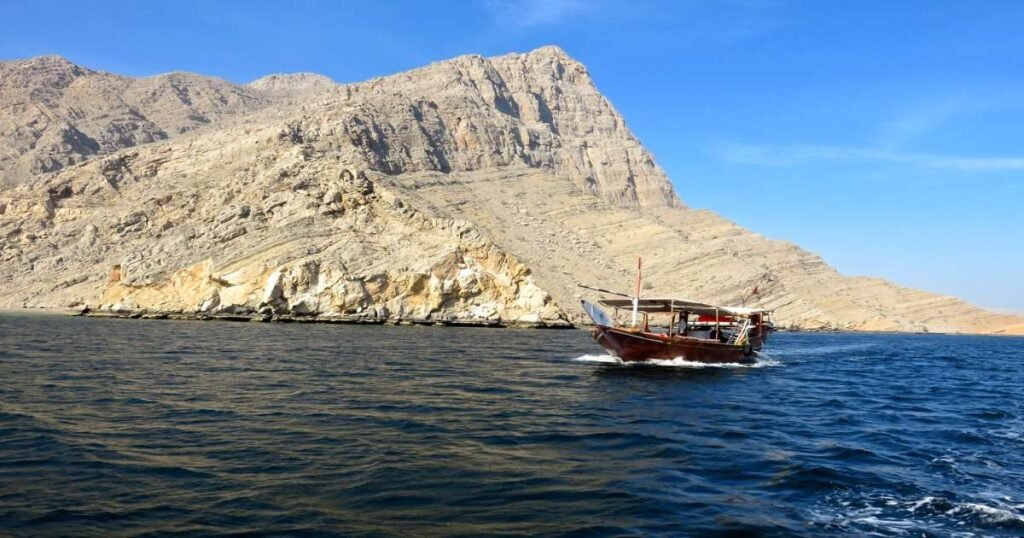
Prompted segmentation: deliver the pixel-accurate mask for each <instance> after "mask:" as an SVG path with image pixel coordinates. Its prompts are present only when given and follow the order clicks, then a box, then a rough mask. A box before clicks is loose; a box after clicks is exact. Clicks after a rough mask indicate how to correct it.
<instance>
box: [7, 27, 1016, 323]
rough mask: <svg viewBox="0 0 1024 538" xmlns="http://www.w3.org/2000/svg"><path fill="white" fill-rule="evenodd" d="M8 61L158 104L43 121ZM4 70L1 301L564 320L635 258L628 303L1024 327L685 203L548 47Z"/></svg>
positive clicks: (54, 80)
mask: <svg viewBox="0 0 1024 538" xmlns="http://www.w3.org/2000/svg"><path fill="white" fill-rule="evenodd" d="M19 69H20V70H23V71H17V72H18V73H22V75H18V76H29V77H30V78H32V84H34V86H33V87H34V88H37V90H38V91H37V92H36V93H35V94H33V96H32V99H34V100H36V101H37V102H46V103H50V105H48V106H53V107H56V108H54V110H58V111H59V110H65V109H60V107H61V106H65V105H67V103H71V102H77V101H73V97H74V96H75V95H79V94H80V93H83V92H84V94H87V95H93V96H94V95H103V96H105V99H106V100H107V101H109V102H110V103H114V104H116V106H115V107H114V109H116V110H121V111H125V110H136V111H140V110H143V111H148V110H152V111H159V113H157V112H145V113H140V114H141V116H140V117H135V116H132V117H133V118H134V119H132V120H131V122H130V123H131V125H132V126H131V127H130V126H129V125H128V124H126V123H120V124H118V123H117V122H112V121H107V120H108V119H109V118H111V117H115V116H116V117H120V116H117V115H116V114H113V112H111V110H114V109H108V108H102V107H99V108H96V109H95V110H93V109H89V108H83V111H84V112H83V113H82V114H79V115H73V114H71V113H70V112H68V111H67V110H65V112H62V113H61V114H55V115H54V114H51V115H48V116H47V117H48V118H50V117H51V116H52V117H53V118H56V119H52V121H51V119H47V121H50V122H51V123H47V124H45V125H43V124H42V123H40V122H39V121H40V120H37V119H34V118H36V116H34V114H35V113H34V112H31V111H30V110H29V107H27V106H20V105H17V104H16V103H17V102H21V101H18V99H21V97H18V96H19V95H21V94H18V93H17V90H15V89H12V88H14V87H15V86H16V84H13V83H12V84H8V81H9V80H14V79H9V78H7V77H8V75H9V74H10V73H11V72H12V70H14V71H16V70H19ZM0 71H3V73H4V77H2V78H0V103H8V102H11V101H15V102H16V103H15V106H10V107H7V108H0V110H3V111H4V112H0V140H3V141H4V143H5V144H8V147H10V148H14V149H16V151H13V152H8V155H15V157H14V158H11V159H8V161H0V172H3V173H8V174H10V173H13V174H15V177H16V181H17V182H18V183H20V185H19V186H17V187H12V188H7V189H5V190H2V191H0V306H7V307H20V306H30V307H49V308H64V307H75V308H84V307H89V308H92V309H97V310H100V311H115V312H116V311H141V310H146V311H150V312H181V313H191V314H197V315H214V316H215V315H231V316H255V317H261V316H278V317H293V318H300V319H304V318H310V317H318V318H325V319H327V318H338V319H342V318H345V319H365V320H382V319H388V320H432V321H441V320H467V321H482V322H489V321H496V320H501V321H502V322H503V323H509V322H523V323H551V322H558V321H559V320H572V321H582V313H581V312H579V309H578V308H577V304H578V300H579V299H580V298H581V297H582V296H583V294H582V293H581V290H580V289H579V288H577V287H576V284H577V283H588V284H598V285H601V286H602V287H611V288H628V287H629V286H630V285H631V282H632V278H633V271H634V269H633V268H634V267H635V263H636V256H637V255H643V256H644V259H645V264H644V265H645V268H646V271H645V286H644V294H646V295H648V296H654V295H671V296H680V297H689V298H694V299H698V300H704V301H709V302H721V303H739V302H743V301H744V300H747V301H748V304H758V305H760V306H765V307H769V308H775V309H776V311H777V318H778V320H779V321H780V322H781V324H782V325H784V326H790V327H794V328H811V329H813V328H834V329H850V330H898V331H935V332H957V331H962V332H996V331H1004V332H1012V331H1019V330H1020V327H1021V325H1020V324H1021V323H1022V321H1021V320H1020V318H1016V317H1013V316H1006V315H999V314H993V313H990V312H986V311H984V310H981V309H978V308H975V307H972V306H970V305H967V304H965V303H963V302H962V301H959V300H957V299H955V298H951V297H941V296H937V295H934V294H929V293H925V292H920V291H917V290H909V289H906V288H901V287H898V286H896V285H893V284H891V283H888V282H885V281H882V280H878V279H867V278H847V277H844V276H842V275H840V274H839V273H837V272H836V271H835V270H834V269H832V268H831V267H829V266H828V265H827V264H825V262H824V261H822V260H821V259H820V258H819V257H818V256H815V255H814V254H813V253H810V252H807V251H804V250H802V249H800V248H798V247H796V246H795V245H792V244H789V243H785V242H779V241H772V240H768V239H765V238H763V237H761V236H759V235H757V234H754V233H751V232H749V231H747V230H744V229H743V228H740V227H739V226H736V225H735V224H733V223H731V222H728V221H727V220H725V219H722V218H721V217H718V216H717V215H714V214H712V213H710V212H707V211H700V210H691V209H688V208H686V207H685V206H684V205H683V204H682V203H681V202H679V200H678V199H677V198H676V196H675V193H674V192H673V191H672V188H671V186H670V183H669V182H668V180H667V178H666V177H665V175H664V173H663V172H662V171H661V170H660V168H658V167H657V165H656V164H655V163H654V160H653V158H652V157H651V155H650V154H649V153H648V152H647V151H646V150H645V149H644V148H643V147H642V146H641V145H640V144H639V142H638V141H637V140H636V138H635V137H633V135H632V134H631V133H630V132H629V130H628V128H627V127H626V125H625V122H624V121H623V119H622V117H621V116H620V115H619V114H618V113H617V112H616V111H615V109H614V108H613V107H612V106H611V104H610V103H608V101H607V100H606V99H605V98H604V97H603V96H602V95H601V94H600V93H599V92H598V91H597V90H596V88H595V87H594V85H593V83H592V81H591V80H590V77H589V75H588V74H587V71H586V68H585V67H584V66H582V65H581V64H579V62H576V61H575V60H573V59H572V58H570V57H568V56H567V55H566V54H565V53H564V52H562V51H561V50H559V49H556V48H552V47H548V48H543V49H539V50H537V51H534V52H531V53H528V54H512V55H508V56H503V57H499V58H492V59H485V58H481V57H478V56H465V57H460V58H456V59H454V60H451V61H448V62H441V63H438V64H433V65H431V66H428V67H425V68H422V69H418V70H414V71H410V72H407V73H401V74H398V75H395V76H391V77H387V78H381V79H374V80H371V81H367V82H364V83H361V84H353V85H336V84H333V83H329V81H326V80H321V79H319V78H316V77H310V76H307V75H302V76H298V77H294V78H290V77H276V78H275V77H270V78H267V79H262V80H261V81H257V82H256V83H253V84H251V85H250V86H249V87H246V88H240V87H236V86H234V85H231V84H229V83H227V82H224V81H217V80H215V79H206V78H202V77H195V76H193V75H186V74H172V75H166V76H163V77H162V78H161V77H154V78H153V79H140V80H134V79H127V78H125V77H117V76H114V75H106V74H100V73H94V72H91V71H88V70H86V69H83V68H80V67H77V66H74V65H73V64H70V63H68V62H66V61H64V60H61V59H54V58H49V59H45V58H44V59H35V60H28V61H22V62H5V63H0ZM24 73H34V74H31V75H24ZM33 77H34V78H33ZM79 86H81V88H79ZM3 92H6V93H3ZM12 92H14V93H12ZM12 95H14V96H15V98H11V96H12ZM83 99H84V98H83ZM90 99H92V98H90ZM118 100H120V101H118ZM87 101H89V100H88V99H84V100H83V101H82V102H87ZM89 102H91V101H89ZM117 103H123V104H125V106H126V107H127V108H124V107H121V105H120V104H117ZM132 103H134V104H132ZM217 103H219V104H217ZM76 106H77V105H76ZM90 106H91V105H90ZM96 106H97V107H98V105H96ZM112 106H113V105H112ZM119 107H120V108H119ZM211 107H212V108H211ZM68 110H69V109H68ZM124 113H125V114H128V112H124ZM104 114H106V116H104ZM112 114H113V115H112ZM195 114H199V116H195ZM200 116H201V117H202V118H206V119H208V120H209V121H208V122H206V121H201V120H198V119H196V118H197V117H200ZM61 118H64V119H61ZM97 118H107V119H104V120H102V121H100V120H98V119H97ZM190 118H191V119H190ZM147 122H148V123H147ZM115 124H116V125H120V127H116V125H115ZM199 124H201V125H205V127H202V128H193V127H198V126H200V125H199ZM183 131H184V132H183ZM101 132H102V133H107V134H103V135H101V134H98V133H101ZM145 133H149V135H147V134H145ZM159 133H163V135H161V134H159ZM164 138H167V139H166V140H164ZM29 141H31V142H29ZM40 141H42V142H40ZM33 143H35V144H36V146H35V148H37V149H32V148H30V149H27V150H25V151H22V150H23V149H25V148H27V147H29V146H31V144H33ZM122 147H126V149H118V148H122ZM18 148H21V149H18ZM39 148H41V149H39ZM47 148H49V149H47ZM43 150H45V151H43ZM29 161H31V162H32V163H35V164H31V165H25V163H27V162H29ZM23 165H25V166H27V168H26V167H25V166H23ZM26 174H27V175H26ZM755 286H756V287H757V288H758V289H759V294H758V295H757V296H756V297H751V296H749V293H750V290H751V289H752V288H754V287H755ZM588 297H589V298H591V299H593V297H592V296H588Z"/></svg>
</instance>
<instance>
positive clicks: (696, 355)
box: [592, 326, 767, 363]
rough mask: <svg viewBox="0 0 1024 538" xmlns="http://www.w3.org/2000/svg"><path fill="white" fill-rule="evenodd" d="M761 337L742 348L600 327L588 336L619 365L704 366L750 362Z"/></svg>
mask: <svg viewBox="0 0 1024 538" xmlns="http://www.w3.org/2000/svg"><path fill="white" fill-rule="evenodd" d="M761 333H762V334H757V335H752V336H751V338H750V343H749V345H743V346H737V345H732V344H725V343H722V342H719V341H716V340H706V339H702V338H690V337H685V336H673V337H669V336H668V335H664V334H656V333H644V332H638V331H628V330H624V329H618V328H614V327H604V326H597V327H595V328H594V329H593V332H592V335H593V337H594V341H595V342H597V343H598V344H600V345H601V347H603V348H605V349H607V350H608V351H609V352H611V354H612V355H614V356H616V357H618V358H620V359H622V360H623V361H644V360H649V359H676V358H679V359H682V360H686V361H693V362H704V363H742V362H753V360H754V356H753V355H754V352H756V351H758V350H760V349H761V347H762V346H763V344H764V340H765V337H766V336H767V331H761Z"/></svg>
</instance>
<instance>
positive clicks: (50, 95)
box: [0, 56, 281, 184]
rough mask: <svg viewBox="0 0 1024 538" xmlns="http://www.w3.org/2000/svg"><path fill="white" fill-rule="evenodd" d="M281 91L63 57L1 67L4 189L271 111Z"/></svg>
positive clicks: (0, 141) (0, 139) (1, 176)
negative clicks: (134, 73) (96, 66)
mask: <svg viewBox="0 0 1024 538" xmlns="http://www.w3.org/2000/svg"><path fill="white" fill-rule="evenodd" d="M270 90H280V88H263V87H262V86H260V85H256V86H253V87H245V86H238V85H235V84H232V83H230V82H228V81H226V80H222V79H218V78H214V77H205V76H201V75H195V74H192V73H166V74H162V75H156V76H152V77H145V78H131V77H126V76H121V75H115V74H111V73H105V72H101V71H95V70H92V69H87V68H84V67H81V66H78V65H75V64H73V63H71V62H70V61H68V60H66V59H64V58H62V57H59V56H41V57H38V58H31V59H27V60H16V61H8V62H0V103H2V106H0V144H2V147H3V152H0V184H2V183H6V184H15V183H20V182H24V181H29V180H31V179H32V178H33V177H35V176H36V175H38V174H41V173H46V172H53V171H56V170H59V169H61V168H63V167H65V166H70V165H73V164H76V163H80V162H83V161H85V160H87V159H89V158H91V157H94V156H97V155H104V154H109V153H111V152H114V151H117V150H119V149H123V148H126V147H132V146H137V145H139V144H148V143H150V142H155V141H158V140H164V139H167V138H170V137H173V136H176V135H179V134H182V133H185V132H188V131H191V130H194V129H198V128H201V127H206V126H208V125H211V124H217V123H219V122H221V121H223V120H225V119H227V118H232V117H237V116H240V115H244V114H246V113H249V112H253V111H256V110H260V109H263V108H265V107H267V106H269V105H271V104H275V103H277V102H278V101H279V100H280V97H281V96H280V92H279V91H278V92H274V91H270Z"/></svg>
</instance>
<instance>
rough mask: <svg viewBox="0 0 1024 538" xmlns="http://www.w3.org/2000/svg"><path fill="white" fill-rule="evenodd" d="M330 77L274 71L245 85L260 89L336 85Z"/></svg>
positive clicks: (270, 89) (310, 87) (290, 89)
mask: <svg viewBox="0 0 1024 538" xmlns="http://www.w3.org/2000/svg"><path fill="white" fill-rule="evenodd" d="M336 85H337V82H335V81H334V80H333V79H331V78H330V77H327V76H324V75H321V74H319V73H275V74H272V75H266V76H264V77H260V78H258V79H256V80H254V81H252V82H250V83H248V84H246V86H248V87H250V88H253V89H256V90H261V91H271V92H280V91H306V90H312V89H319V88H330V87H332V86H336Z"/></svg>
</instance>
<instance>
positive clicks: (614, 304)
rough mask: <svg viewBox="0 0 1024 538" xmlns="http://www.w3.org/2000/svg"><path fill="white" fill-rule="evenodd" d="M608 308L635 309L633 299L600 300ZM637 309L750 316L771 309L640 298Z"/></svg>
mask: <svg viewBox="0 0 1024 538" xmlns="http://www.w3.org/2000/svg"><path fill="white" fill-rule="evenodd" d="M599 302H600V303H601V304H602V305H604V306H607V307H608V308H622V309H625V310H632V309H633V299H603V300H601V301H599ZM637 311H639V312H647V313H651V314H655V313H664V314H670V313H672V312H690V313H692V314H697V315H699V316H714V315H716V313H717V314H718V315H726V316H728V315H731V316H750V315H753V314H767V313H770V312H771V311H770V310H765V309H763V308H748V307H745V306H716V305H710V304H704V303H697V302H694V301H687V300H684V299H640V300H639V303H638V305H637Z"/></svg>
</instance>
